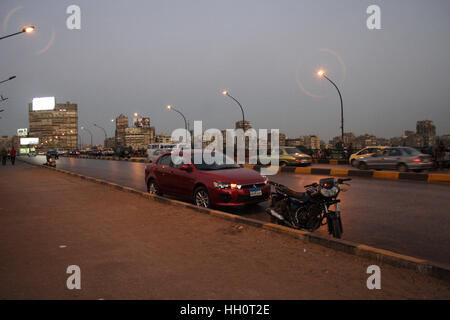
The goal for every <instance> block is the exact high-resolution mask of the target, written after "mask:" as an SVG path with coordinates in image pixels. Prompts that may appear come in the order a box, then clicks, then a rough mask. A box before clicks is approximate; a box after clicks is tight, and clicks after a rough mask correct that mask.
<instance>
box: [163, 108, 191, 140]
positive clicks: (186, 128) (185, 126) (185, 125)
mask: <svg viewBox="0 0 450 320" xmlns="http://www.w3.org/2000/svg"><path fill="white" fill-rule="evenodd" d="M166 108H167V110H173V111H175V112H177V113H178V114H180V115H181V116H182V117H183V119H184V129H185V130H186V142H187V131H188V127H187V120H186V117H185V116H184V114H182V113H181V111H179V110H177V109H175V108H174V107H173V106H171V105H170V104H169V105H168V106H167V107H166Z"/></svg>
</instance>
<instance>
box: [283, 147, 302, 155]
mask: <svg viewBox="0 0 450 320" xmlns="http://www.w3.org/2000/svg"><path fill="white" fill-rule="evenodd" d="M284 150H286V152H287V153H289V154H296V153H302V152H301V151H300V150H298V149H297V148H284Z"/></svg>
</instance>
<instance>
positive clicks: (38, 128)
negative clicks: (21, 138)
mask: <svg viewBox="0 0 450 320" xmlns="http://www.w3.org/2000/svg"><path fill="white" fill-rule="evenodd" d="M33 101H34V99H33ZM28 118H29V129H28V137H37V138H39V148H40V149H43V150H50V149H56V148H63V149H66V150H69V149H76V148H77V145H78V105H77V104H75V103H70V102H66V103H65V104H54V107H52V108H45V109H42V108H37V107H36V106H33V104H32V103H30V104H29V111H28Z"/></svg>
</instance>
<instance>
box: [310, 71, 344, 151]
mask: <svg viewBox="0 0 450 320" xmlns="http://www.w3.org/2000/svg"><path fill="white" fill-rule="evenodd" d="M317 75H318V76H319V77H324V78H325V79H327V80H328V81H330V83H331V84H332V85H333V86H334V87H335V88H336V90H337V92H338V94H339V99H340V101H341V139H342V147H344V106H343V104H342V95H341V91H339V88H338V87H337V85H336V84H335V83H334V82H333V81H332V80H331V79H330V78H328V77H327V76H326V75H325V71H324V70H319V71H317Z"/></svg>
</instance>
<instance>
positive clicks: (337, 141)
mask: <svg viewBox="0 0 450 320" xmlns="http://www.w3.org/2000/svg"><path fill="white" fill-rule="evenodd" d="M355 139H356V137H355V135H354V134H353V132H345V133H344V145H345V146H347V145H349V144H350V143H352V144H355ZM329 143H330V144H331V145H333V148H337V147H338V146H340V145H341V144H342V137H341V136H337V137H334V138H333V139H331V140H330V141H329Z"/></svg>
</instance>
